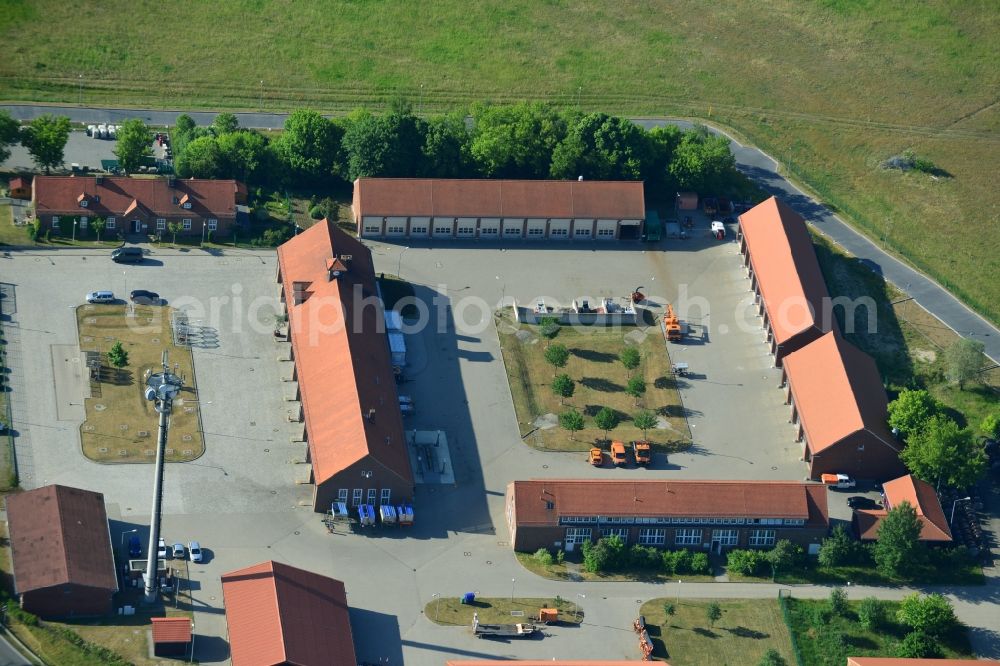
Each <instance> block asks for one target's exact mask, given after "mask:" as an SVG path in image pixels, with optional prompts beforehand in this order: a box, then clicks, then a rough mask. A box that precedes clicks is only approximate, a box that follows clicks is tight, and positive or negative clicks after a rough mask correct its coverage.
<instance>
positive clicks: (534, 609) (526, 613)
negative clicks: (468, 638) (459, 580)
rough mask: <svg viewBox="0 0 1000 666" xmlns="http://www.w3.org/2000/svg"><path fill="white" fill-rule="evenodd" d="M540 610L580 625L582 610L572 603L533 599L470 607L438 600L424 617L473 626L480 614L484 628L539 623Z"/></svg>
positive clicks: (478, 603)
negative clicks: (490, 625) (473, 616)
mask: <svg viewBox="0 0 1000 666" xmlns="http://www.w3.org/2000/svg"><path fill="white" fill-rule="evenodd" d="M540 608H555V609H557V610H558V611H559V623H560V624H580V622H581V621H582V620H583V617H584V612H583V608H582V607H580V606H578V605H576V604H574V603H573V602H572V601H567V600H565V599H560V598H559V597H556V598H555V599H532V598H519V597H514V598H513V599H511V598H510V597H500V598H494V599H490V598H486V597H483V598H477V599H476V600H475V601H473V602H472V603H471V604H463V603H462V602H461V599H460V598H458V597H438V598H436V599H433V600H432V601H430V602H429V603H428V604H427V605H426V606H424V615H426V616H427V619H429V620H430V621H431V622H435V623H437V624H447V625H457V626H467V627H471V626H472V615H473V613H476V614H478V617H479V622H480V623H481V624H519V623H522V622H534V623H536V624H537V623H538V610H539V609H540Z"/></svg>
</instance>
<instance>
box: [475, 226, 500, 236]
mask: <svg viewBox="0 0 1000 666" xmlns="http://www.w3.org/2000/svg"><path fill="white" fill-rule="evenodd" d="M479 235H480V236H496V235H497V228H496V227H483V228H482V229H480V230H479Z"/></svg>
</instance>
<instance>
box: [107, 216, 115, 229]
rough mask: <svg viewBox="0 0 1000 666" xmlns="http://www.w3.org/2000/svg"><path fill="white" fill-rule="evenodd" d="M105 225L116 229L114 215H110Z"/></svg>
mask: <svg viewBox="0 0 1000 666" xmlns="http://www.w3.org/2000/svg"><path fill="white" fill-rule="evenodd" d="M105 227H106V228H108V229H114V228H115V218H114V216H111V217H108V219H107V220H106V222H105Z"/></svg>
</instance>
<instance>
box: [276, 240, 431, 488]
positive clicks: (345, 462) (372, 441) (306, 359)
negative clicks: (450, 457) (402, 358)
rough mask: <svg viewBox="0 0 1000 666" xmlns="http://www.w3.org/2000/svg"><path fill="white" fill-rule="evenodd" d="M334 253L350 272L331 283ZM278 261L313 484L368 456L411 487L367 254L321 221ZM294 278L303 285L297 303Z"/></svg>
mask: <svg viewBox="0 0 1000 666" xmlns="http://www.w3.org/2000/svg"><path fill="white" fill-rule="evenodd" d="M335 257H336V258H339V259H340V260H341V261H342V262H344V263H345V264H347V266H348V270H347V272H346V273H342V274H341V275H340V276H339V277H338V278H336V279H333V280H331V279H330V277H329V276H330V272H329V271H328V270H327V262H328V261H329V260H330V259H333V258H335ZM345 257H350V259H345ZM278 264H279V267H280V269H281V277H282V281H283V288H284V293H285V302H286V304H287V305H288V321H289V325H290V327H291V332H292V349H293V352H294V355H295V367H296V370H297V374H298V381H299V391H300V392H301V396H302V411H303V414H304V415H305V423H306V431H307V433H308V441H309V448H310V454H311V460H312V465H313V474H314V477H315V480H316V483H317V484H319V483H323V482H324V481H327V480H329V479H330V478H332V477H333V476H334V475H336V474H337V473H339V472H341V471H343V470H345V469H347V468H348V467H350V466H351V465H353V464H354V463H356V462H358V461H360V460H362V459H364V458H365V457H369V456H370V457H371V458H372V459H374V461H375V462H377V463H381V465H382V466H383V467H385V468H386V469H387V470H388V471H390V472H392V473H394V474H396V475H397V476H399V477H400V478H401V479H403V480H404V481H405V482H406V483H408V484H410V485H412V482H413V473H412V471H411V470H410V459H409V455H408V454H407V451H406V441H405V435H404V432H403V420H402V416H401V414H400V411H399V404H398V398H397V396H396V385H395V379H394V376H393V373H392V362H391V358H390V355H389V346H388V342H387V340H386V334H385V323H384V319H383V311H382V306H381V303H379V302H377V297H376V293H377V292H376V289H375V270H374V266H373V264H372V258H371V252H369V250H368V248H367V247H365V246H364V245H362V244H361V243H360V242H358V241H357V240H356V239H354V238H352V237H350V236H348V235H347V234H346V233H344V232H343V231H341V230H340V229H338V228H337V226H336V225H335V224H333V223H331V222H328V221H326V220H324V221H322V222H319V223H317V224H315V225H314V226H312V227H310V228H309V229H307V230H306V231H304V232H302V233H301V234H299V235H298V236H296V237H295V238H293V239H292V240H290V241H288V242H287V243H284V244H283V245H282V246H281V247H279V248H278ZM296 283H301V284H302V285H308V287H307V290H306V292H307V293H308V294H309V296H308V298H307V299H306V300H305V302H303V303H301V304H299V305H295V298H296V297H295V285H296ZM362 298H370V299H372V302H369V303H368V304H365V306H364V307H359V306H356V305H355V303H354V301H355V299H358V300H359V301H360V299H362ZM358 309H360V313H358V312H357V310H358ZM345 322H346V323H347V324H348V325H346V326H345V325H344V323H345ZM356 322H360V326H355V325H354V324H355V323H356ZM369 413H372V418H368V414H369Z"/></svg>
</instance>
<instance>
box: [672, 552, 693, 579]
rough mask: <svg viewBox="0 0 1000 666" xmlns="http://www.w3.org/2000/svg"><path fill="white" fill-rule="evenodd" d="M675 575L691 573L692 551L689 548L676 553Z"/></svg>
mask: <svg viewBox="0 0 1000 666" xmlns="http://www.w3.org/2000/svg"><path fill="white" fill-rule="evenodd" d="M674 573H678V574H686V573H691V551H690V550H688V549H687V548H681V549H680V550H678V551H675V552H674Z"/></svg>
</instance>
